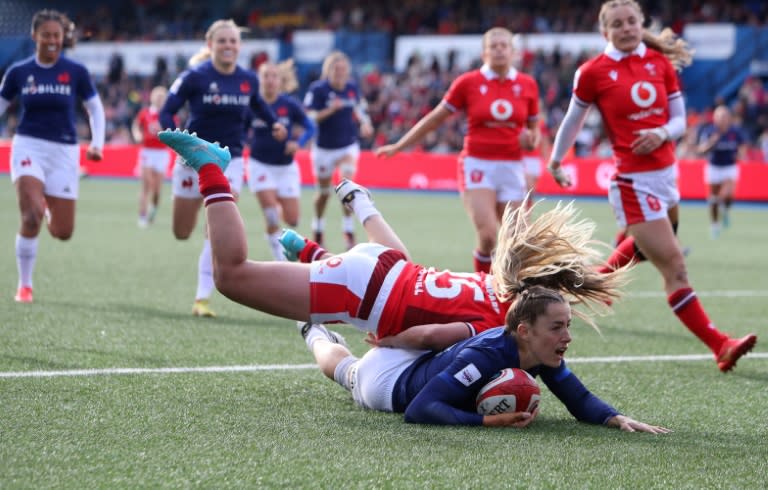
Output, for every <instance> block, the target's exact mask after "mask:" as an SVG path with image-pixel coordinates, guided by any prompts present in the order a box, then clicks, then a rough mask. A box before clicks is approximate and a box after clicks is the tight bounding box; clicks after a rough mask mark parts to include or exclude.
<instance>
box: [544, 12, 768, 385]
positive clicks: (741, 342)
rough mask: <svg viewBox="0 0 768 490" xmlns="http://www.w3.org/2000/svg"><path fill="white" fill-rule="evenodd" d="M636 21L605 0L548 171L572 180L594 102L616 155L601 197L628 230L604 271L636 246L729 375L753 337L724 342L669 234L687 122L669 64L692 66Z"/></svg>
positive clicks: (674, 45) (680, 49)
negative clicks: (570, 159)
mask: <svg viewBox="0 0 768 490" xmlns="http://www.w3.org/2000/svg"><path fill="white" fill-rule="evenodd" d="M643 19H644V17H643V13H642V10H641V9H640V6H639V5H638V4H637V2H635V1H634V0H611V1H608V2H605V3H603V5H602V8H601V9H600V15H599V22H600V30H601V32H602V33H603V35H604V36H605V38H606V39H607V40H608V41H609V44H608V46H607V47H606V48H605V51H604V52H603V53H602V54H600V55H598V56H596V57H594V58H592V59H591V60H589V61H587V62H586V63H585V64H583V65H582V66H581V67H580V68H579V69H578V71H577V72H576V75H575V76H574V84H573V97H572V99H571V103H570V105H569V107H568V112H567V113H566V115H565V117H564V118H563V121H562V123H561V125H560V129H559V130H558V132H557V136H556V137H555V143H554V149H553V152H552V157H551V160H550V163H549V170H550V171H551V172H552V175H553V176H554V178H555V180H557V182H558V183H559V184H560V185H561V186H564V187H567V186H569V185H570V179H569V177H568V176H567V175H566V174H565V172H564V171H563V170H562V168H561V167H560V163H561V161H562V159H563V155H565V153H566V151H567V150H568V148H570V147H571V145H573V142H574V140H575V138H576V134H577V133H578V131H579V129H580V128H581V126H582V124H583V123H584V118H585V117H586V114H587V111H588V110H589V108H590V106H595V107H596V108H597V109H598V110H599V111H600V114H601V115H602V117H603V122H604V124H605V127H606V129H607V133H608V134H609V135H610V138H611V144H612V146H613V153H614V155H615V159H616V167H617V171H616V175H615V176H614V177H613V180H612V181H611V184H610V190H609V194H608V196H609V201H610V203H611V206H612V207H613V211H614V214H615V215H616V219H617V222H618V225H619V228H624V227H626V229H627V232H628V234H629V237H628V238H626V239H625V240H624V241H623V242H622V243H620V244H619V245H618V247H617V248H616V250H615V251H614V253H613V254H612V255H611V257H610V258H609V259H608V264H607V265H606V266H605V267H604V269H603V270H605V271H609V270H612V269H613V268H615V267H619V266H623V265H625V264H627V263H629V262H630V260H632V257H633V255H634V254H635V252H636V251H638V250H639V251H641V252H642V254H643V255H644V256H645V257H646V258H647V259H648V260H650V261H651V262H652V263H653V265H654V266H655V267H656V268H657V269H658V270H659V272H660V273H661V275H662V278H663V280H664V290H665V292H666V294H667V302H668V303H669V306H670V307H671V308H672V311H673V312H674V313H675V315H677V317H678V319H679V320H680V321H681V322H682V323H683V324H684V325H685V326H686V327H687V328H688V329H689V330H690V331H691V332H692V333H693V334H694V335H696V336H697V337H698V338H699V339H700V340H701V341H702V342H704V343H705V344H706V345H707V347H709V349H710V350H711V351H712V352H713V353H714V355H715V359H716V361H717V365H718V367H719V368H720V370H721V371H724V372H725V371H730V370H731V369H732V368H733V366H734V365H735V364H736V361H737V360H738V359H739V358H740V357H741V356H743V355H744V354H746V353H747V352H748V351H749V350H751V349H752V348H753V347H754V345H755V343H756V341H757V337H756V336H755V335H754V334H749V335H746V336H745V337H742V338H731V337H729V336H728V335H726V334H725V333H723V332H721V331H719V330H718V329H717V328H716V327H715V325H714V323H712V321H711V320H710V318H709V316H708V315H707V313H706V312H705V311H704V308H703V306H702V305H701V303H700V301H699V299H698V297H697V296H696V293H695V292H694V290H693V288H692V287H691V285H690V283H689V282H688V272H687V270H686V265H685V258H684V256H683V252H682V250H681V248H680V245H679V243H678V241H677V237H676V236H675V230H676V228H677V220H676V218H677V212H678V206H679V202H680V191H679V190H678V186H677V169H676V164H675V152H674V141H675V140H676V139H678V138H679V137H680V136H682V135H683V133H684V131H685V125H686V120H685V104H684V102H683V96H682V93H681V92H680V87H679V84H678V80H677V75H676V73H675V69H676V68H678V67H682V66H684V65H687V64H688V63H690V59H691V54H690V52H689V51H688V49H687V46H686V44H685V43H684V42H683V41H682V40H679V39H676V38H675V36H674V34H673V33H672V31H671V30H669V29H666V30H665V31H663V32H662V33H661V34H660V35H658V36H656V35H653V34H652V33H650V32H649V31H646V30H644V29H643V27H642V26H643ZM670 218H672V219H674V221H672V220H671V219H670Z"/></svg>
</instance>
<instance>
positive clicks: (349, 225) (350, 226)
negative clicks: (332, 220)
mask: <svg viewBox="0 0 768 490" xmlns="http://www.w3.org/2000/svg"><path fill="white" fill-rule="evenodd" d="M341 231H343V232H344V233H354V232H355V218H354V217H352V216H342V217H341Z"/></svg>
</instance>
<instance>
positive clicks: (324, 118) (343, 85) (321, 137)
mask: <svg viewBox="0 0 768 490" xmlns="http://www.w3.org/2000/svg"><path fill="white" fill-rule="evenodd" d="M304 106H305V107H306V109H307V112H308V114H309V116H310V117H311V118H312V119H314V120H315V122H316V123H317V138H316V140H315V142H314V144H313V145H312V149H311V152H310V157H311V159H312V169H313V171H314V173H315V185H316V186H317V193H316V195H315V203H314V211H315V214H314V216H313V218H312V231H313V233H314V239H315V241H316V242H318V243H323V233H324V232H325V219H324V218H323V216H324V215H325V208H326V206H327V204H328V196H330V194H331V192H332V190H333V184H332V181H331V179H332V177H333V173H334V172H335V171H336V169H338V171H339V175H340V176H341V178H344V179H353V178H354V177H355V173H356V172H357V159H358V158H359V156H360V143H359V137H363V138H369V137H371V136H372V135H373V127H372V126H371V120H370V118H369V117H368V114H367V113H366V102H365V99H363V98H361V97H360V89H359V88H358V86H357V84H356V83H355V82H354V81H353V80H352V79H351V78H350V63H349V58H348V57H347V55H345V54H344V53H342V52H340V51H334V52H332V53H331V54H329V55H328V56H326V58H325V60H324V61H323V69H322V74H321V78H320V80H317V81H315V82H312V84H310V86H309V88H308V89H307V93H306V95H305V96H304ZM358 128H359V134H358ZM342 212H343V215H344V216H343V217H342V230H343V232H344V239H345V243H346V244H347V248H351V247H352V246H353V245H354V244H355V235H354V231H355V221H354V218H352V216H351V215H350V214H349V212H348V211H347V210H346V209H342Z"/></svg>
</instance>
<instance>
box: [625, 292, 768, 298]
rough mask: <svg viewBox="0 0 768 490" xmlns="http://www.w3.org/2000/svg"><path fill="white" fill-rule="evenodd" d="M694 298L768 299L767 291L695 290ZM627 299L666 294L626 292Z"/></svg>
mask: <svg viewBox="0 0 768 490" xmlns="http://www.w3.org/2000/svg"><path fill="white" fill-rule="evenodd" d="M696 296H701V297H702V298H742V297H743V298H765V297H768V291H755V290H745V291H698V290H696ZM627 297H628V298H666V297H667V294H666V293H665V292H664V291H636V292H628V293H627Z"/></svg>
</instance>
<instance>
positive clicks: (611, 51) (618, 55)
mask: <svg viewBox="0 0 768 490" xmlns="http://www.w3.org/2000/svg"><path fill="white" fill-rule="evenodd" d="M646 51H648V47H647V46H646V45H645V43H644V42H642V41H641V42H640V44H638V45H637V47H636V48H635V50H634V51H632V52H631V53H625V52H624V51H619V50H618V49H616V48H615V47H614V46H613V43H608V46H606V47H605V51H604V53H605V55H606V56H607V57H609V58H611V59H612V60H613V61H620V60H622V59H624V58H626V57H627V56H632V55H633V54H636V55H638V56H639V57H641V58H644V57H645V52H646Z"/></svg>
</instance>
